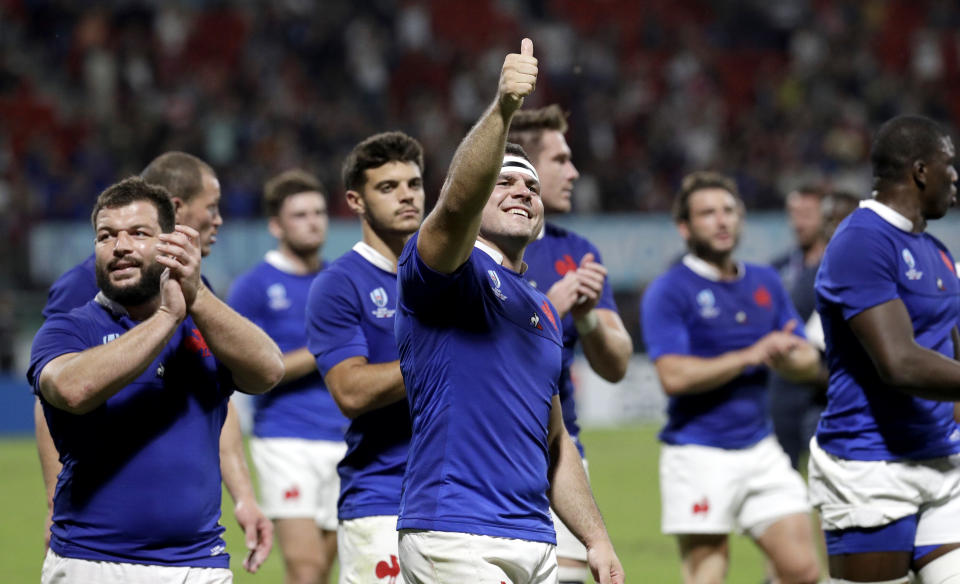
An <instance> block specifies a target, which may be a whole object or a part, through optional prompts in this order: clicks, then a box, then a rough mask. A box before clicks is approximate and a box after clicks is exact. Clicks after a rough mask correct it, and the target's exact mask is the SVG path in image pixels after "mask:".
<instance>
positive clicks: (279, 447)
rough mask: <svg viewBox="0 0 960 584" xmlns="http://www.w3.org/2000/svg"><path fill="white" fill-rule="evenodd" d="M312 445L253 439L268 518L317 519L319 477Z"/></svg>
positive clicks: (254, 460) (300, 442)
mask: <svg viewBox="0 0 960 584" xmlns="http://www.w3.org/2000/svg"><path fill="white" fill-rule="evenodd" d="M311 442H314V441H310V440H299V439H294V438H254V439H252V440H250V456H251V458H252V459H253V464H254V467H255V468H256V470H257V476H258V478H259V482H260V506H261V507H262V509H263V512H264V514H266V516H267V517H269V518H271V519H278V518H294V517H306V518H310V519H314V518H315V517H316V516H317V510H318V500H317V494H318V492H319V477H318V476H317V472H316V468H315V466H314V461H313V458H314V453H313V452H312V449H311V448H310V443H311Z"/></svg>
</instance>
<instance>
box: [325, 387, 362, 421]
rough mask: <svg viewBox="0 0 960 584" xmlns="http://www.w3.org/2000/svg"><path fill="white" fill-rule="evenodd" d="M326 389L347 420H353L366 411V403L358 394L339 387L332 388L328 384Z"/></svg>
mask: <svg viewBox="0 0 960 584" xmlns="http://www.w3.org/2000/svg"><path fill="white" fill-rule="evenodd" d="M328 389H329V390H330V395H331V396H333V401H334V403H336V404H337V407H338V408H339V409H340V413H342V414H343V415H344V416H345V417H346V418H347V419H348V420H353V419H354V418H357V417H359V416H360V414H362V413H364V412H366V411H367V404H366V403H364V400H362V399H361V398H360V397H359V396H357V395H354V394H352V393H350V392H348V391H343V390H342V389H341V388H337V389H334V387H333V386H332V385H330V386H328Z"/></svg>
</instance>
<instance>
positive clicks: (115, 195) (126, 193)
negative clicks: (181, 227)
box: [90, 176, 177, 233]
mask: <svg viewBox="0 0 960 584" xmlns="http://www.w3.org/2000/svg"><path fill="white" fill-rule="evenodd" d="M137 201H149V202H151V203H153V206H154V207H156V208H157V221H158V223H159V224H160V229H161V230H162V231H163V232H164V233H170V232H171V231H173V227H174V225H176V222H177V220H176V216H177V214H176V211H175V210H174V209H173V201H171V200H170V194H169V193H167V190H166V189H165V188H163V187H161V186H158V185H154V184H150V183H148V182H147V181H145V180H143V179H142V178H140V177H139V176H131V177H127V178H125V179H123V180H122V181H120V182H118V183H116V184H112V185H110V186H109V187H107V189H106V190H105V191H103V192H102V193H100V196H99V197H97V202H96V204H94V206H93V213H91V214H90V222H91V223H92V224H93V228H94V229H96V228H97V215H99V214H100V211H101V210H103V209H117V208H119V207H126V206H127V205H129V204H131V203H135V202H137Z"/></svg>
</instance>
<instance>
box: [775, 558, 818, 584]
mask: <svg viewBox="0 0 960 584" xmlns="http://www.w3.org/2000/svg"><path fill="white" fill-rule="evenodd" d="M794 560H795V561H791V562H788V563H787V564H786V565H784V566H777V580H778V581H779V582H780V584H816V583H817V582H819V581H820V565H819V564H818V563H817V560H816V558H809V559H801V558H795V559H794Z"/></svg>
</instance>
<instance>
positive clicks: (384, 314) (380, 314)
mask: <svg viewBox="0 0 960 584" xmlns="http://www.w3.org/2000/svg"><path fill="white" fill-rule="evenodd" d="M370 300H372V301H373V304H374V305H375V306H376V308H375V309H374V310H372V311H370V312H371V314H373V316H375V317H377V318H393V315H394V313H396V312H397V311H396V310H395V309H393V308H387V302H389V297H388V296H387V291H386V290H384V288H383V286H380V287H379V288H374V289H373V290H371V291H370Z"/></svg>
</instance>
